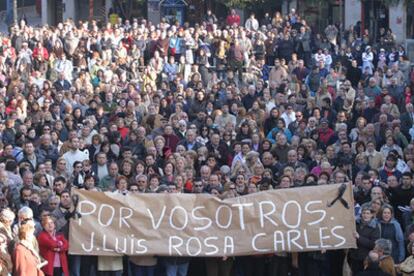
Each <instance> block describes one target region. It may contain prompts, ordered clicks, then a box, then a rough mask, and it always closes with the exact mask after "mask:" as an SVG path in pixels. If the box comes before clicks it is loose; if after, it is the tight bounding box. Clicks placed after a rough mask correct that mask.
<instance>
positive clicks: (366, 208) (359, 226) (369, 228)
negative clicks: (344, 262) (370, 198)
mask: <svg viewBox="0 0 414 276" xmlns="http://www.w3.org/2000/svg"><path fill="white" fill-rule="evenodd" d="M355 236H356V239H357V248H356V249H351V250H350V251H349V254H348V263H349V265H350V267H351V270H352V273H353V274H354V275H355V274H357V273H358V272H361V271H363V269H364V260H365V259H366V257H367V256H368V253H369V251H370V250H372V249H374V246H375V241H376V240H377V239H379V237H380V229H379V227H378V225H377V224H376V223H375V221H374V216H373V213H372V211H371V207H370V204H369V203H365V204H363V205H362V207H361V217H360V218H357V220H356V234H355Z"/></svg>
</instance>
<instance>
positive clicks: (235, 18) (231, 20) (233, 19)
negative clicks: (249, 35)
mask: <svg viewBox="0 0 414 276" xmlns="http://www.w3.org/2000/svg"><path fill="white" fill-rule="evenodd" d="M226 23H227V25H229V26H233V25H236V26H240V15H238V14H237V13H236V10H235V9H232V10H231V12H230V14H229V15H228V16H227V19H226Z"/></svg>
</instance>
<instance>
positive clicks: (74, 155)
mask: <svg viewBox="0 0 414 276" xmlns="http://www.w3.org/2000/svg"><path fill="white" fill-rule="evenodd" d="M79 145H80V144H79V138H78V137H73V138H71V139H70V150H69V151H68V152H66V153H65V154H64V155H63V158H64V159H65V161H66V171H67V172H68V174H69V175H71V174H72V171H73V164H74V163H75V161H80V162H82V161H84V160H88V159H89V152H88V150H84V151H81V150H79Z"/></svg>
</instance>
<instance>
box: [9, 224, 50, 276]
mask: <svg viewBox="0 0 414 276" xmlns="http://www.w3.org/2000/svg"><path fill="white" fill-rule="evenodd" d="M34 232H35V224H34V222H33V220H25V221H23V222H22V224H21V226H20V228H19V242H18V243H17V244H16V248H15V250H14V253H13V260H14V269H13V270H14V273H13V275H15V276H27V275H37V276H44V275H45V274H44V273H43V271H42V270H41V267H42V266H43V265H44V263H42V262H41V259H40V256H39V254H38V252H37V251H36V249H35V248H34V246H33V240H34V239H36V238H35V236H34Z"/></svg>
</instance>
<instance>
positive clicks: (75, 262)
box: [69, 255, 82, 276]
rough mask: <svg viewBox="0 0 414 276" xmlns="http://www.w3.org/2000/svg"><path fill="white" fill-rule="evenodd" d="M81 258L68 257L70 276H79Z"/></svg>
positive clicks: (76, 256)
mask: <svg viewBox="0 0 414 276" xmlns="http://www.w3.org/2000/svg"><path fill="white" fill-rule="evenodd" d="M81 257H82V256H79V255H69V272H70V276H81V271H80V270H81Z"/></svg>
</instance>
